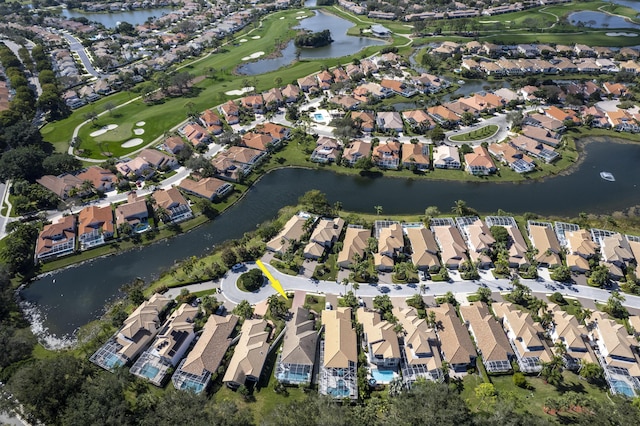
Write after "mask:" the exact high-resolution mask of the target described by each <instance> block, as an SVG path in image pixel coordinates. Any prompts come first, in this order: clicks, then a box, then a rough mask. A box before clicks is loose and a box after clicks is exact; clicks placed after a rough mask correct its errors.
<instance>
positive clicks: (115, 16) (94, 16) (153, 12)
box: [62, 7, 174, 28]
mask: <svg viewBox="0 0 640 426" xmlns="http://www.w3.org/2000/svg"><path fill="white" fill-rule="evenodd" d="M173 10H174V9H172V8H170V7H161V8H157V9H137V10H119V11H117V12H83V11H80V10H69V9H62V16H64V17H66V18H87V19H88V20H90V21H93V22H97V23H99V24H102V25H104V26H105V27H107V28H115V27H116V25H117V24H118V22H128V23H130V24H131V25H133V26H136V25H140V24H144V22H145V21H146V20H147V19H148V18H150V17H154V18H159V17H161V16H162V15H167V14H169V13H171V12H173Z"/></svg>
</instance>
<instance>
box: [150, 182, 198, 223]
mask: <svg viewBox="0 0 640 426" xmlns="http://www.w3.org/2000/svg"><path fill="white" fill-rule="evenodd" d="M151 196H152V198H153V199H154V200H155V205H154V209H155V211H156V213H157V214H158V216H160V218H161V219H162V221H163V222H165V223H169V222H171V223H178V222H182V221H183V220H187V219H191V218H192V217H193V212H192V211H191V207H189V203H187V200H185V198H184V197H183V196H182V194H181V193H180V191H179V190H178V188H175V187H173V188H169V189H166V190H165V189H160V190H158V191H154V192H153V194H152V195H151Z"/></svg>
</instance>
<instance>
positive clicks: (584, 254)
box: [565, 229, 598, 273]
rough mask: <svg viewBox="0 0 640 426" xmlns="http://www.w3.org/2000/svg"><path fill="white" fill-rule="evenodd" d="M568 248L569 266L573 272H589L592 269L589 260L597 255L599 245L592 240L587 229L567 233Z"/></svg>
mask: <svg viewBox="0 0 640 426" xmlns="http://www.w3.org/2000/svg"><path fill="white" fill-rule="evenodd" d="M565 238H566V242H567V244H566V246H567V255H566V260H567V266H568V267H569V269H571V271H573V272H582V273H584V272H587V271H588V270H590V269H591V266H590V265H589V259H590V258H592V257H594V256H595V255H596V252H597V249H598V245H597V244H596V243H595V242H593V240H592V239H591V234H590V233H589V231H587V230H586V229H578V230H576V231H568V232H565Z"/></svg>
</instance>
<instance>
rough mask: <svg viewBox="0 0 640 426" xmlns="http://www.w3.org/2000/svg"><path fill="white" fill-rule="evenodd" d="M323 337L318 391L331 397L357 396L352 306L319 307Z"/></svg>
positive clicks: (356, 355)
mask: <svg viewBox="0 0 640 426" xmlns="http://www.w3.org/2000/svg"><path fill="white" fill-rule="evenodd" d="M322 325H323V326H324V340H322V341H321V343H320V375H319V380H318V392H320V394H321V395H328V396H331V397H333V398H339V399H344V398H350V399H356V398H357V397H358V381H357V368H358V349H357V336H356V331H355V329H354V328H353V325H352V322H351V308H342V307H339V308H337V309H336V310H326V309H325V310H323V311H322Z"/></svg>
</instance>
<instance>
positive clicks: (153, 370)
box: [140, 364, 160, 379]
mask: <svg viewBox="0 0 640 426" xmlns="http://www.w3.org/2000/svg"><path fill="white" fill-rule="evenodd" d="M159 372H160V369H159V368H158V367H154V366H153V365H149V364H145V365H144V366H143V367H142V368H141V369H140V375H141V376H144V377H146V378H147V379H153V378H155V377H156V376H157V375H158V373H159Z"/></svg>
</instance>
